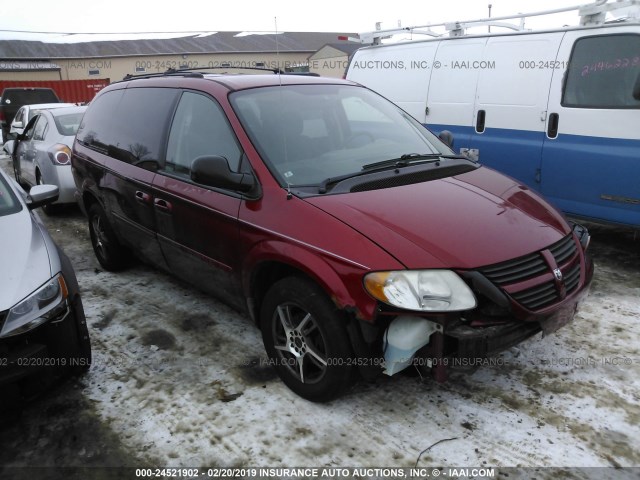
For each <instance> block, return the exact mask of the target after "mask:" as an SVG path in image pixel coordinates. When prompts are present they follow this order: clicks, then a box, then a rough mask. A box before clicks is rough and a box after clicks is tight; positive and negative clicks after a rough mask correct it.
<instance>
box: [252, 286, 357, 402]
mask: <svg viewBox="0 0 640 480" xmlns="http://www.w3.org/2000/svg"><path fill="white" fill-rule="evenodd" d="M260 326H261V329H262V339H263V342H264V346H265V349H266V351H267V354H268V355H269V358H270V359H271V362H272V363H273V364H274V365H275V368H276V371H277V372H278V375H279V376H280V378H281V379H282V381H283V382H284V383H285V384H286V385H287V386H288V387H289V388H290V389H291V390H293V391H294V392H295V393H296V394H298V395H300V396H301V397H303V398H306V399H307V400H311V401H312V402H328V401H330V400H333V399H334V398H336V397H338V396H340V395H341V394H342V393H343V392H344V391H345V390H346V389H347V388H348V387H350V386H351V384H352V383H353V379H354V367H353V362H351V359H352V355H351V345H350V343H349V337H348V334H347V331H346V329H345V317H344V314H343V313H342V312H341V311H340V310H338V308H336V306H335V305H334V304H333V303H332V302H331V301H330V300H329V298H328V297H327V296H326V294H325V293H324V291H322V290H321V289H320V288H319V287H318V286H317V285H316V284H314V283H313V282H311V281H310V280H308V279H306V278H301V277H288V278H284V279H282V280H280V281H279V282H277V283H276V284H275V285H273V286H272V287H271V289H269V291H268V292H267V294H266V296H265V299H264V302H263V304H262V308H261V310H260Z"/></svg>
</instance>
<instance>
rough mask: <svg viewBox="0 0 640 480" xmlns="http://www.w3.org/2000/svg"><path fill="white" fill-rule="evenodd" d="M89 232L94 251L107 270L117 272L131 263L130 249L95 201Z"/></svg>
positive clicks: (92, 206) (91, 208) (90, 212)
mask: <svg viewBox="0 0 640 480" xmlns="http://www.w3.org/2000/svg"><path fill="white" fill-rule="evenodd" d="M88 214H89V234H90V235H91V245H92V246H93V251H94V252H95V254H96V257H97V258H98V261H99V262H100V265H102V266H103V267H104V269H105V270H109V271H112V272H116V271H118V270H122V269H124V268H126V267H127V266H128V265H129V261H130V255H129V251H128V250H127V249H126V248H125V247H123V246H122V245H121V244H120V242H119V241H118V238H117V237H116V234H115V232H114V231H113V228H112V227H111V224H110V223H109V220H108V219H107V215H106V214H105V213H104V210H103V209H102V207H101V206H100V205H99V204H97V203H94V204H93V205H91V207H89V211H88Z"/></svg>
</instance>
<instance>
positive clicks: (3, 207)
mask: <svg viewBox="0 0 640 480" xmlns="http://www.w3.org/2000/svg"><path fill="white" fill-rule="evenodd" d="M20 210H22V205H21V204H20V202H19V201H18V199H17V198H16V196H15V195H14V194H13V191H12V190H11V187H9V184H8V183H7V181H6V180H5V178H4V176H2V175H0V217H4V216H5V215H11V214H12V213H16V212H19V211H20Z"/></svg>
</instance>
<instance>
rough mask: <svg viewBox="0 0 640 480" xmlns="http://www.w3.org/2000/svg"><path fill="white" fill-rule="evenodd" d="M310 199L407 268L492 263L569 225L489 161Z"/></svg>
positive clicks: (539, 245)
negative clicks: (434, 176) (458, 171)
mask: <svg viewBox="0 0 640 480" xmlns="http://www.w3.org/2000/svg"><path fill="white" fill-rule="evenodd" d="M307 201H308V202H309V203H312V204H313V205H315V206H316V207H318V208H321V209H322V210H324V211H325V212H327V213H329V214H331V215H332V216H334V217H336V218H338V219H340V220H342V221H343V222H344V223H346V224H348V225H350V226H351V227H352V228H354V229H356V230H358V231H359V232H360V233H362V234H363V235H365V236H366V237H368V238H369V239H370V240H372V241H373V242H375V243H376V244H377V245H379V246H380V247H381V248H383V249H384V250H386V251H387V252H388V253H389V254H391V255H393V256H394V257H395V258H396V259H398V261H400V262H401V263H403V264H404V265H405V266H406V267H407V268H460V269H470V268H477V267H481V266H486V265H491V264H494V263H499V262H502V261H506V260H510V259H513V258H517V257H520V256H523V255H526V254H529V253H532V252H535V251H537V250H542V249H544V248H545V247H548V246H549V245H551V244H553V243H554V242H556V241H558V240H560V239H561V238H563V237H564V236H566V235H567V234H568V233H569V232H570V229H569V226H568V225H567V223H566V221H565V220H564V218H563V217H562V215H561V214H560V213H558V211H557V210H555V209H554V208H553V207H552V206H551V205H549V204H548V203H547V202H546V201H545V200H543V199H542V198H541V197H539V196H538V195H537V194H535V193H534V192H533V191H531V190H530V189H528V188H527V187H525V186H522V185H520V184H518V183H516V182H515V181H514V180H513V179H511V178H509V177H506V176H504V175H501V174H499V173H497V172H495V171H493V170H491V169H489V168H486V167H480V168H478V169H476V170H474V171H472V172H469V173H465V174H462V175H458V176H455V177H449V178H445V179H440V180H433V181H429V182H422V183H416V184H412V185H405V186H399V187H393V188H385V189H377V190H372V191H366V192H358V193H347V194H336V195H327V196H317V197H311V198H309V199H307Z"/></svg>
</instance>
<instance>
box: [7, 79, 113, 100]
mask: <svg viewBox="0 0 640 480" xmlns="http://www.w3.org/2000/svg"><path fill="white" fill-rule="evenodd" d="M107 85H109V79H107V78H95V79H91V80H27V81H20V80H0V92H2V90H4V89H5V88H12V87H31V88H52V89H53V90H54V91H55V92H56V95H58V98H59V99H60V101H62V102H68V103H86V102H90V101H91V100H92V99H93V97H95V96H96V93H98V92H99V91H100V90H102V89H103V88H104V87H106V86H107Z"/></svg>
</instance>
